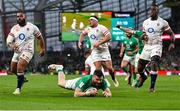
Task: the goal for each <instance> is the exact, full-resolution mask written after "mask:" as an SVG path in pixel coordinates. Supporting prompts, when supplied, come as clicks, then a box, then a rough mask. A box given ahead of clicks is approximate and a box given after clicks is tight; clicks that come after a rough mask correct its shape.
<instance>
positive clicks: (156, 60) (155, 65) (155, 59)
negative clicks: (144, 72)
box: [150, 56, 160, 71]
mask: <svg viewBox="0 0 180 111" xmlns="http://www.w3.org/2000/svg"><path fill="white" fill-rule="evenodd" d="M159 62H160V57H159V56H153V57H152V58H151V64H150V66H151V70H153V71H157V70H158V69H159Z"/></svg>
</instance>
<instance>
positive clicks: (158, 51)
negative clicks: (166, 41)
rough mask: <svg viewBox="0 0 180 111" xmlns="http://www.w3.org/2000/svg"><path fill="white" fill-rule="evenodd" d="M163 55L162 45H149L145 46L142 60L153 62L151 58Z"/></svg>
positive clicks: (141, 56)
mask: <svg viewBox="0 0 180 111" xmlns="http://www.w3.org/2000/svg"><path fill="white" fill-rule="evenodd" d="M155 55H158V56H160V57H161V55H162V45H148V44H145V46H144V48H143V51H142V53H141V55H140V59H144V60H148V61H151V57H153V56H155Z"/></svg>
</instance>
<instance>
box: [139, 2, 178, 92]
mask: <svg viewBox="0 0 180 111" xmlns="http://www.w3.org/2000/svg"><path fill="white" fill-rule="evenodd" d="M158 12H159V8H158V6H157V5H156V4H154V3H153V4H152V6H151V15H150V18H148V19H146V20H145V21H144V22H143V30H144V32H145V33H146V35H147V42H145V45H144V48H143V51H142V54H141V56H140V59H139V65H138V72H139V74H140V76H141V80H140V84H139V85H138V87H141V86H142V85H143V83H144V81H145V80H146V79H147V77H146V75H145V74H144V69H145V66H146V64H148V63H149V62H150V66H151V71H150V75H151V85H150V88H149V91H150V92H155V83H156V79H157V74H158V70H159V63H160V57H161V54H162V47H163V45H162V38H161V36H162V34H163V33H164V32H166V33H167V34H169V35H170V37H171V44H170V45H169V49H168V50H171V49H172V48H174V42H175V38H174V33H173V31H172V30H171V28H170V26H169V24H168V22H167V21H166V20H164V19H162V18H161V17H159V16H158Z"/></svg>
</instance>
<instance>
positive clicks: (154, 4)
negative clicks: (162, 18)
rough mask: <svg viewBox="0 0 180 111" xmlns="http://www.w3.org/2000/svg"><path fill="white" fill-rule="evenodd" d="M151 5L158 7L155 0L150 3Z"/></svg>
mask: <svg viewBox="0 0 180 111" xmlns="http://www.w3.org/2000/svg"><path fill="white" fill-rule="evenodd" d="M151 6H154V7H159V6H158V5H157V4H156V3H155V2H153V3H152V4H151Z"/></svg>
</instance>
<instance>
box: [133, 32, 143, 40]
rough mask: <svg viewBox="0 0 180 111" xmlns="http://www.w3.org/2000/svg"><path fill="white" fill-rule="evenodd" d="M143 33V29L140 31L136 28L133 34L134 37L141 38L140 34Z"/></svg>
mask: <svg viewBox="0 0 180 111" xmlns="http://www.w3.org/2000/svg"><path fill="white" fill-rule="evenodd" d="M142 34H143V31H140V30H136V31H134V35H135V37H136V38H138V39H139V38H141V35H142Z"/></svg>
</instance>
